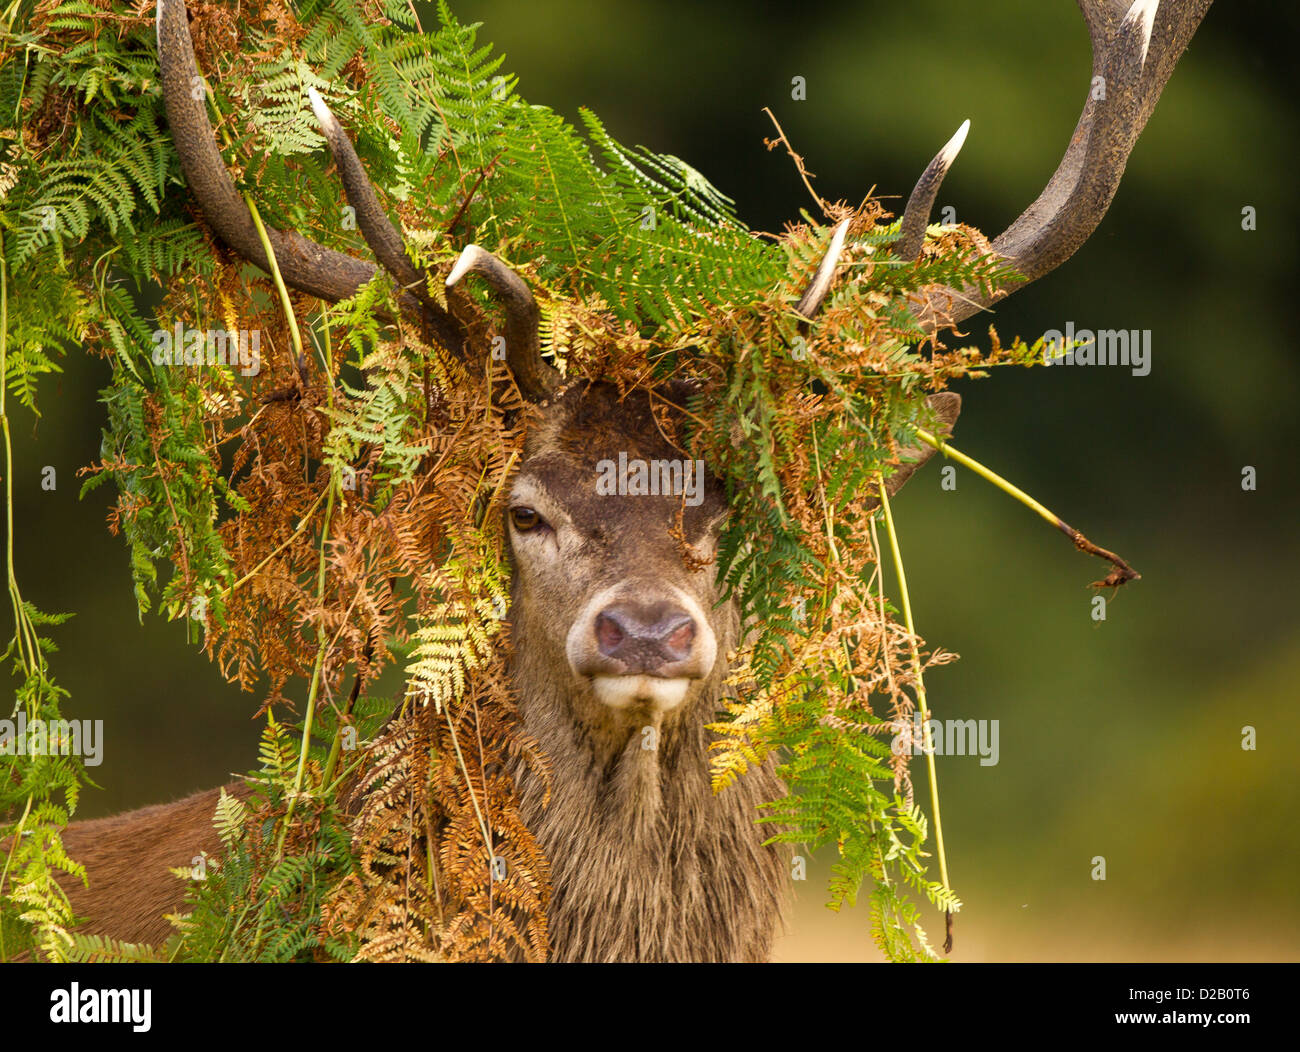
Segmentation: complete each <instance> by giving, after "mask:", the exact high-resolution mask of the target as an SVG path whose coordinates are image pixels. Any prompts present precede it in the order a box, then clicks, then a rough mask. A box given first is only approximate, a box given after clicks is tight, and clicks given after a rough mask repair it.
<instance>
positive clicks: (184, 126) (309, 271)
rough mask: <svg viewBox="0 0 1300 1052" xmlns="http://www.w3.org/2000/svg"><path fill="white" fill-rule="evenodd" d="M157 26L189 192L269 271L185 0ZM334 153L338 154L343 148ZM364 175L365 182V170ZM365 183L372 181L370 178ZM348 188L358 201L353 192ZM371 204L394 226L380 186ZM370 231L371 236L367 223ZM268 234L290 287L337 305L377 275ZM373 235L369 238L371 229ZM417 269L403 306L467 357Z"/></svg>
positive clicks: (347, 259) (385, 258) (362, 264)
mask: <svg viewBox="0 0 1300 1052" xmlns="http://www.w3.org/2000/svg"><path fill="white" fill-rule="evenodd" d="M157 31H158V65H159V69H160V71H161V78H162V89H163V105H164V107H165V108H166V110H167V122H168V124H169V125H170V127H171V134H172V139H173V141H174V142H175V143H176V152H177V154H179V156H180V161H181V170H182V171H183V172H184V173H185V181H186V183H187V184H188V185H189V188H190V192H191V193H192V194H193V195H194V199H195V201H196V202H197V203H198V206H199V210H200V211H201V212H202V213H203V216H204V218H205V219H206V220H207V221H208V224H209V225H210V226H211V227H212V229H213V230H214V231H216V233H217V235H218V236H219V237H220V238H221V240H222V241H224V242H225V243H226V244H227V245H229V246H230V248H232V249H233V250H234V251H235V252H237V253H238V254H239V255H241V256H242V257H243V258H244V259H246V260H248V261H249V262H250V263H253V264H255V265H256V266H259V267H261V268H262V269H263V270H266V271H267V272H268V273H269V271H270V264H269V261H268V260H267V258H266V252H265V250H264V249H263V247H262V240H261V238H260V237H259V236H258V233H257V228H256V227H255V226H254V225H253V220H252V217H251V216H250V215H249V212H248V206H247V205H246V204H245V202H244V200H243V198H242V197H241V196H240V195H239V193H238V191H236V190H235V184H234V182H233V181H232V180H231V178H230V173H229V172H228V171H227V170H226V166H225V164H224V163H223V161H222V160H221V152H220V151H219V150H218V149H217V144H216V136H215V133H214V132H213V128H212V124H211V122H210V121H209V120H208V112H207V106H206V104H205V101H204V100H205V98H206V89H205V88H204V87H203V80H202V78H201V77H200V75H199V71H198V66H197V64H196V63H195V61H194V43H193V41H192V40H191V39H190V30H189V21H188V14H187V12H186V9H185V2H184V0H158V12H157ZM336 127H337V125H336ZM327 137H328V136H327ZM344 139H346V136H344ZM330 145H331V148H334V145H335V143H334V139H333V138H331V139H330ZM349 151H351V145H350V144H349ZM335 156H336V158H337V156H338V155H337V152H336V154H335ZM351 156H352V159H353V160H354V161H356V154H355V153H352V155H351ZM339 167H340V171H343V165H342V164H340V166H339ZM357 167H358V168H359V167H360V162H359V161H357ZM362 180H363V181H364V174H363V176H362ZM366 185H367V187H368V186H369V184H368V183H367V184H366ZM345 188H347V187H345ZM347 189H348V193H349V200H351V199H352V191H351V189H350V188H347ZM366 206H367V207H365V208H363V207H362V206H361V205H359V204H358V203H357V202H356V201H353V207H354V208H356V211H357V214H358V219H359V220H360V219H361V218H362V217H363V216H364V217H365V218H366V220H367V222H368V223H371V224H373V223H374V222H375V220H374V214H375V213H377V214H378V216H379V217H380V221H381V222H382V224H383V225H384V226H388V228H389V230H390V231H391V229H392V228H391V226H389V224H388V220H387V219H386V218H384V216H383V211H382V210H381V209H380V208H379V203H378V201H377V200H375V198H374V192H373V190H372V191H370V197H369V200H368V201H367V202H366ZM363 233H367V232H366V230H365V229H364V228H363ZM266 234H267V240H268V241H270V243H271V251H272V252H274V253H275V260H276V263H277V264H278V265H279V268H280V274H281V276H282V277H283V278H284V281H285V284H286V285H289V286H291V287H292V288H295V289H298V290H299V291H301V292H306V293H308V294H309V295H312V296H316V297H317V298H318V299H322V300H326V301H328V302H331V303H333V302H336V301H338V300H342V299H347V298H348V297H349V296H352V295H353V294H354V293H355V292H356V291H357V289H359V288H360V287H361V286H362V285H364V284H365V283H366V282H367V281H369V280H370V279H371V278H372V277H374V274H375V267H374V265H373V264H371V263H367V262H366V261H365V260H361V259H356V258H355V257H353V256H349V255H347V254H345V253H343V252H336V251H334V250H333V249H330V248H326V247H324V246H323V245H318V244H317V243H316V242H315V241H312V240H311V239H310V238H305V237H303V236H302V235H300V234H297V233H295V232H293V231H285V230H276V229H275V228H273V227H268V228H267V230H266ZM394 236H396V234H395V233H394ZM367 239H368V240H369V239H370V235H369V233H367ZM397 241H398V245H399V246H400V244H401V239H400V237H397ZM376 255H377V256H379V258H380V260H381V262H383V263H384V264H385V266H386V267H388V269H389V270H390V271H391V270H393V266H392V264H393V263H394V262H395V261H394V260H393V258H392V254H391V253H385V254H384V255H380V254H379V253H378V252H376ZM397 257H398V258H400V259H401V260H402V261H403V262H405V260H406V257H405V253H404V252H402V251H401V250H400V247H399V250H398V252H397ZM414 273H415V270H414V268H413V267H412V266H411V265H410V263H409V262H405V270H404V271H401V272H395V273H394V276H395V277H396V278H397V279H398V281H399V282H400V283H401V284H402V286H403V288H406V289H408V290H409V292H408V294H407V295H406V296H404V297H403V305H404V306H405V307H406V308H407V310H408V311H410V312H411V313H413V314H415V315H416V316H419V314H420V313H421V312H423V314H424V316H425V318H426V319H427V320H428V321H429V324H430V327H431V328H432V329H433V331H434V333H435V334H436V335H437V337H438V339H439V341H440V342H441V343H442V344H443V345H444V346H445V347H447V349H448V350H450V351H452V352H453V353H456V354H461V355H463V353H464V343H465V338H464V334H463V332H462V331H461V328H460V326H459V324H458V323H457V322H456V320H455V319H454V318H452V317H451V315H450V314H448V313H447V312H446V311H445V310H444V309H443V308H442V307H441V306H440V305H439V304H438V303H437V301H435V300H433V299H432V298H431V297H429V296H428V294H427V292H426V291H425V287H424V283H423V281H422V280H417V281H415V282H412V280H411V277H412V275H414Z"/></svg>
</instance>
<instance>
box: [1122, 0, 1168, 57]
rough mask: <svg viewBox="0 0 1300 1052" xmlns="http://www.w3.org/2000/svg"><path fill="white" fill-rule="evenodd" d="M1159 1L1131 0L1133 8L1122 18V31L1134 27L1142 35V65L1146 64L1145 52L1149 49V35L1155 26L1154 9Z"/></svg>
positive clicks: (1158, 4)
mask: <svg viewBox="0 0 1300 1052" xmlns="http://www.w3.org/2000/svg"><path fill="white" fill-rule="evenodd" d="M1159 6H1160V0H1133V6H1132V7H1130V8H1129V9H1128V14H1126V15H1125V16H1124V29H1129V28H1130V27H1136V28H1137V29H1138V30H1139V31H1140V32H1141V34H1142V65H1143V66H1144V67H1145V66H1146V64H1147V50H1148V49H1149V48H1150V47H1151V33H1152V31H1153V30H1154V28H1155V24H1156V9H1157V8H1158V7H1159Z"/></svg>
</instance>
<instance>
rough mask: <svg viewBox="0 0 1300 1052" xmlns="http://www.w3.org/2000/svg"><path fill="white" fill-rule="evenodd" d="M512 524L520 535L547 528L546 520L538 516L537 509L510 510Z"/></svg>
mask: <svg viewBox="0 0 1300 1052" xmlns="http://www.w3.org/2000/svg"><path fill="white" fill-rule="evenodd" d="M510 524H511V525H512V526H514V528H515V529H516V530H518V531H519V532H520V533H528V532H529V531H530V530H535V529H537V528H538V527H539V526H545V525H546V520H545V519H543V518H542V517H541V516H540V515H539V514H537V509H536V508H525V507H515V508H511V509H510Z"/></svg>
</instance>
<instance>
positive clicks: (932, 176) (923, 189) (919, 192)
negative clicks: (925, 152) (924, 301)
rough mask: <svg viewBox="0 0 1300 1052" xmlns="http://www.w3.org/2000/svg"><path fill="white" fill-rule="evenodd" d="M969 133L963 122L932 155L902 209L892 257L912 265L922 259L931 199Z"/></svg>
mask: <svg viewBox="0 0 1300 1052" xmlns="http://www.w3.org/2000/svg"><path fill="white" fill-rule="evenodd" d="M968 131H970V121H963V122H962V125H961V127H960V128H958V129H957V133H956V134H955V135H954V136H953V137H952V138H951V139H949V140H948V144H947V145H946V146H945V147H944V148H943V149H942V150H940V151H939V152H938V153H937V154H935V157H934V160H933V161H931V162H930V163H929V165H927V166H926V169H925V171H924V172H922V173H921V178H920V179H918V180H917V181H916V186H914V187H913V188H912V196H911V197H909V198H908V199H907V207H906V208H905V209H903V222H902V223H901V224H899V229H898V241H897V242H896V243H895V245H894V254H895V255H896V256H898V258H899V259H902V260H906V261H907V262H908V263H915V262H916V261H917V260H918V259H920V258H921V246H922V245H923V244H924V243H925V228H926V227H927V226H929V225H930V212H931V211H932V210H933V208H934V199H935V198H936V197H938V195H939V187H940V186H942V185H943V177H944V176H945V175H947V174H948V169H949V168H951V167H952V162H953V161H955V160H956V159H957V154H958V153H960V152H961V148H962V146H963V145H964V144H965V142H966V133H967V132H968Z"/></svg>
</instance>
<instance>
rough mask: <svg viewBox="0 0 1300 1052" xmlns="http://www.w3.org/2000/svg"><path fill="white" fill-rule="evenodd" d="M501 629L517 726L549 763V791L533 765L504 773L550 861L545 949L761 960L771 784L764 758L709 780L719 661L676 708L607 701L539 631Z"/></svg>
mask: <svg viewBox="0 0 1300 1052" xmlns="http://www.w3.org/2000/svg"><path fill="white" fill-rule="evenodd" d="M512 634H513V636H514V646H513V651H514V654H515V658H514V664H513V666H512V673H513V679H514V685H515V688H516V690H517V692H518V700H519V709H520V714H521V722H522V725H523V729H524V731H525V733H527V734H529V735H530V736H532V737H533V738H535V739H536V740H537V741H538V743H539V744H540V746H541V748H542V751H543V752H544V753H545V754H546V755H547V756H548V758H549V760H550V765H551V770H550V772H549V793H550V799H549V802H545V801H544V798H545V794H546V791H547V789H548V785H547V782H546V780H545V779H544V778H542V777H541V776H540V775H539V774H538V772H536V771H532V770H529V769H524V768H521V769H519V770H518V771H516V778H517V782H518V784H519V788H520V795H521V805H522V808H523V814H524V818H525V821H526V822H527V823H528V826H529V828H530V829H532V830H533V832H534V834H535V835H536V836H537V837H538V840H539V842H540V844H541V847H542V849H543V851H544V852H545V853H546V855H547V858H548V861H549V862H550V866H551V877H552V902H551V907H550V909H549V911H548V922H549V928H550V933H551V945H552V959H553V960H556V961H633V960H636V961H759V960H766V959H767V958H768V956H769V954H770V949H771V942H772V939H773V937H774V935H775V933H776V928H777V926H778V925H779V922H780V917H781V912H782V908H783V904H784V900H785V897H786V894H787V891H788V878H789V867H788V864H787V862H786V861H785V853H784V852H783V851H781V850H778V849H777V848H775V847H765V846H764V845H763V840H764V839H765V837H766V836H768V835H770V834H771V832H772V831H771V830H770V829H764V828H763V827H760V826H758V825H756V823H755V819H756V818H757V817H758V815H759V812H758V809H757V805H758V804H759V803H760V802H762V801H765V800H775V799H778V798H780V797H781V796H782V795H783V793H784V790H783V788H782V786H781V784H780V782H779V780H778V779H777V778H776V776H775V774H774V773H773V771H772V769H771V766H770V765H768V766H766V767H764V768H761V769H759V770H755V771H753V772H751V773H750V774H749V775H747V776H745V777H744V778H742V779H740V781H739V782H738V783H737V784H736V785H733V786H731V787H729V788H728V789H726V790H725V791H724V792H722V793H719V794H715V793H714V792H713V790H712V786H711V783H710V776H709V745H710V743H711V742H712V741H713V740H714V735H713V733H712V732H711V731H709V730H708V729H707V724H708V723H710V722H712V721H713V720H714V719H715V718H716V715H717V711H718V708H719V699H720V698H721V696H722V692H723V680H724V678H725V676H726V672H727V668H726V663H725V660H724V659H723V658H722V657H720V658H719V660H718V662H717V664H716V666H715V668H714V670H713V673H712V674H711V675H710V676H709V677H708V679H706V680H704V681H702V682H701V683H700V684H699V686H698V688H697V690H696V692H695V693H694V694H693V696H692V697H691V698H690V699H689V700H688V701H687V702H686V703H685V704H683V705H682V707H681V708H680V709H678V710H675V711H673V712H671V713H668V714H664V715H660V714H657V713H653V712H650V711H644V712H629V711H621V712H614V711H611V710H608V709H606V708H605V707H604V706H602V705H601V704H600V703H599V702H598V701H597V700H596V699H595V697H594V695H592V693H591V691H590V688H584V687H583V685H582V684H581V683H578V682H575V681H573V680H572V678H571V677H570V676H568V675H567V674H565V675H561V674H560V672H559V670H561V669H563V670H564V671H565V673H567V666H565V665H564V663H563V654H562V653H558V652H557V653H550V652H548V648H549V649H550V650H555V647H554V645H553V644H551V643H549V642H548V640H550V639H553V638H554V633H553V632H551V633H546V632H542V631H540V630H539V631H538V632H536V633H532V632H530V630H529V625H528V624H527V622H526V621H521V620H517V621H516V622H515V626H514V628H513V630H512ZM726 634H727V635H731V633H726ZM534 636H536V637H537V638H534ZM726 643H727V646H720V647H719V653H720V654H725V653H726V652H727V649H728V647H729V646H730V645H731V640H730V639H728V640H726Z"/></svg>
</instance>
